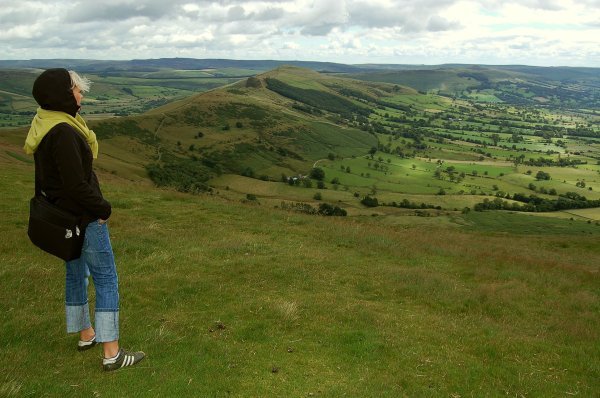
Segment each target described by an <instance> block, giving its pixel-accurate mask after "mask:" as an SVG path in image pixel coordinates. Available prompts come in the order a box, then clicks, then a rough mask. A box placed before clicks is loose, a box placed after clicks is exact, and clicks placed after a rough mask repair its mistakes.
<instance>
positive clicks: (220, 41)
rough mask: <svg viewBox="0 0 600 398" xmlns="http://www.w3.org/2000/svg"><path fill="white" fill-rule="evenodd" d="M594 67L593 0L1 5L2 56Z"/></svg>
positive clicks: (51, 1)
mask: <svg viewBox="0 0 600 398" xmlns="http://www.w3.org/2000/svg"><path fill="white" fill-rule="evenodd" d="M162 57H191V58H231V59H279V60H318V61H332V62H342V63H410V64H415V63H416V64H439V63H482V64H529V65H542V66H551V65H569V66H595V67H599V66H600V0H576V1H574V0H518V1H516V0H515V1H513V0H506V1H504V0H480V1H471V0H262V1H245V0H195V1H194V0H140V1H135V0H93V1H91V0H80V1H78V0H43V1H41V0H0V59H31V58H93V59H133V58H162Z"/></svg>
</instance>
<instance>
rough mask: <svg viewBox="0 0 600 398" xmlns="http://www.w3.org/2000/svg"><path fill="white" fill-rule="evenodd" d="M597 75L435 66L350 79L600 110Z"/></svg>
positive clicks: (561, 70) (572, 70)
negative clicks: (599, 108)
mask: <svg viewBox="0 0 600 398" xmlns="http://www.w3.org/2000/svg"><path fill="white" fill-rule="evenodd" d="M598 72H599V70H598V69H597V68H540V67H529V66H479V65H445V66H444V65H440V66H437V67H429V68H422V69H418V67H415V68H414V69H413V70H408V69H399V68H398V69H383V70H376V71H370V72H362V73H356V74H352V75H349V76H351V77H354V78H357V79H360V80H365V81H374V82H387V83H393V84H401V85H405V86H409V87H413V88H415V89H417V90H420V91H426V92H435V93H438V94H442V95H447V96H454V97H459V98H463V99H467V100H473V101H476V102H504V103H508V104H516V105H520V106H523V105H526V106H527V105H528V106H531V105H534V106H550V107H553V108H566V109H574V110H575V109H580V108H584V109H587V110H594V109H596V110H597V109H598V107H599V106H600V94H599V93H598V84H599V83H600V79H599V78H598V76H599V74H598Z"/></svg>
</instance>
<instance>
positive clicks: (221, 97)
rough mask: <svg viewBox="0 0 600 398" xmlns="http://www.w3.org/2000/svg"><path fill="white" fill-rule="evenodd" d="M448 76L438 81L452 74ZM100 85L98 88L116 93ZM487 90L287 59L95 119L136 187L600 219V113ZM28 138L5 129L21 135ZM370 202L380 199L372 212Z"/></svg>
mask: <svg viewBox="0 0 600 398" xmlns="http://www.w3.org/2000/svg"><path fill="white" fill-rule="evenodd" d="M521 69H523V68H521ZM534 69H535V68H534ZM535 70H537V69H535ZM440 71H441V72H443V73H444V75H443V76H442V75H441V78H440V80H439V81H444V79H447V76H449V75H448V74H449V73H451V72H452V71H454V72H452V73H455V72H456V71H455V70H454V69H448V68H446V69H443V70H440ZM526 71H527V70H523V71H520V69H519V72H518V71H511V70H506V69H502V70H500V69H499V70H497V71H490V70H487V69H484V68H471V69H464V68H463V72H461V73H464V74H463V75H461V76H458V77H460V79H475V78H477V79H479V80H478V81H482V79H483V78H482V77H481V76H488V75H489V76H488V77H486V79H488V81H491V79H492V77H491V76H492V75H491V74H490V73H492V72H493V73H494V74H495V76H496V77H498V78H500V77H502V76H507V75H508V74H509V73H517V72H518V73H521V74H524V73H525V72H526ZM225 72H226V71H216V70H204V71H190V70H179V71H174V70H171V71H165V70H158V71H147V72H144V73H143V75H140V74H139V73H140V72H127V71H122V72H120V76H116V75H107V76H105V77H104V79H105V80H104V81H105V82H112V83H114V84H122V85H126V88H127V90H128V91H129V92H131V93H132V94H136V93H139V92H144V93H146V94H144V95H151V92H152V90H154V89H155V86H153V84H155V83H156V82H162V83H160V84H166V83H167V82H169V81H180V82H184V83H182V84H193V82H194V81H195V80H196V79H202V76H201V74H206V75H212V76H214V75H215V74H216V73H221V74H225ZM236 72H238V71H234V70H229V71H228V73H230V74H234V73H236ZM413 72H415V73H416V72H422V73H433V72H434V71H413ZM474 73H477V74H478V75H475V74H474ZM486 73H487V75H486ZM169 76H170V77H169ZM415 76H416V75H415ZM523 76H524V75H523ZM540 76H541V75H540ZM581 76H582V77H581V78H582V79H584V78H586V75H585V74H581ZM571 77H572V76H571ZM540 78H541V77H540ZM477 79H475V80H477ZM423 81H427V79H425V78H423ZM186 82H187V83H186ZM432 82H433V80H432ZM103 84H105V83H99V84H98V85H97V86H96V87H95V89H96V90H98V92H97V93H96V95H109V94H110V93H112V92H113V91H114V87H113V88H110V89H109V88H107V87H109V86H110V85H107V86H104V85H103ZM457 84H458V83H457ZM105 89H106V90H107V91H103V90H105ZM110 90H113V91H110ZM110 95H112V94H110ZM474 95H475V94H474ZM485 95H487V94H482V93H481V92H478V93H477V96H478V97H477V98H472V99H470V100H464V99H459V98H448V97H444V96H439V95H435V94H431V93H429V94H422V93H418V92H417V91H415V90H414V89H411V88H407V87H404V86H399V85H397V84H389V83H376V82H364V81H359V80H353V79H348V78H341V77H336V76H332V75H330V74H320V73H317V72H314V71H310V70H307V69H301V68H297V67H290V66H287V67H280V68H278V69H275V70H273V71H269V72H265V73H263V74H260V75H257V76H254V77H249V78H246V79H242V80H237V81H236V82H235V83H232V84H229V85H226V86H224V87H222V88H218V89H214V90H211V91H209V92H206V93H202V94H198V95H193V96H190V97H186V98H184V99H181V100H178V101H175V102H171V103H168V104H166V105H164V106H161V107H158V108H155V109H153V110H151V111H149V112H147V113H145V114H144V115H140V116H135V117H127V118H112V119H105V120H100V121H92V122H91V124H92V126H93V128H94V129H95V131H96V133H97V134H98V136H99V137H100V139H101V140H102V142H103V145H102V150H103V151H104V153H105V154H106V155H107V156H106V157H104V159H103V160H101V161H100V162H99V163H98V166H99V167H100V168H101V169H102V170H105V171H107V172H110V173H113V174H114V175H117V176H120V177H123V178H127V179H130V180H134V181H139V180H144V179H145V178H146V177H147V176H149V177H150V178H151V179H152V180H153V181H154V183H155V184H157V185H159V186H173V187H175V188H177V189H178V190H180V191H185V192H200V191H206V190H212V191H213V192H217V191H218V194H219V195H221V196H224V197H227V198H231V199H234V200H239V199H244V198H246V197H248V196H249V197H252V198H255V199H257V200H259V201H261V202H262V203H269V204H271V205H280V204H281V202H282V201H285V202H288V203H289V202H301V203H303V204H304V205H307V206H311V207H312V208H318V207H319V206H322V205H325V204H331V205H336V206H340V207H342V208H343V209H345V210H346V211H347V212H348V214H349V215H365V214H378V215H381V216H385V217H387V218H390V219H391V220H393V221H392V222H394V223H396V222H405V221H402V220H406V217H407V216H413V217H412V218H413V219H414V216H415V215H416V216H427V217H435V218H437V219H438V221H440V222H441V220H442V219H443V220H444V221H443V222H448V223H450V224H455V222H454V221H453V220H455V219H456V217H457V216H458V217H459V218H460V219H462V215H461V213H465V214H468V212H469V211H470V210H473V209H482V208H483V209H488V210H489V209H510V210H525V211H529V212H534V213H535V214H537V213H539V215H544V216H545V215H547V214H552V215H554V216H555V217H557V218H565V217H566V218H573V219H578V220H584V221H589V222H590V223H592V224H593V225H595V224H597V223H598V222H599V221H600V210H599V209H600V206H598V203H599V202H598V201H599V200H600V185H599V184H600V179H599V177H598V176H599V175H600V167H599V166H598V164H599V162H600V127H599V126H600V124H599V118H598V116H594V115H592V114H587V113H585V110H578V111H577V112H575V111H569V112H566V111H563V110H556V109H555V110H551V109H546V108H543V107H525V106H513V105H507V104H504V103H501V102H492V101H491V100H490V98H487V97H486V98H484V96H485ZM489 96H490V97H491V96H493V95H492V94H489ZM115 98H116V97H115ZM147 98H149V97H147ZM86 101H87V103H89V104H92V106H95V105H94V104H97V103H98V102H97V101H96V99H94V98H92V99H86ZM85 107H87V104H85ZM86 117H88V115H86ZM15 134H16V135H15ZM18 134H23V133H18V132H17V133H7V137H12V139H13V141H15V142H16V141H18V140H20V138H17V136H18ZM313 167H317V168H319V169H321V170H322V171H323V174H324V177H323V179H322V181H318V180H317V179H314V178H312V179H307V178H305V176H306V175H307V174H309V172H310V171H311V169H312V168H313ZM540 173H541V174H540ZM540 176H541V177H540ZM369 198H371V199H377V202H373V203H371V204H375V206H373V207H366V206H365V204H364V203H365V202H364V201H365V200H367V199H368V200H370V199H369ZM285 206H288V205H285ZM551 210H560V211H555V212H552V213H550V211H551ZM409 219H410V218H409Z"/></svg>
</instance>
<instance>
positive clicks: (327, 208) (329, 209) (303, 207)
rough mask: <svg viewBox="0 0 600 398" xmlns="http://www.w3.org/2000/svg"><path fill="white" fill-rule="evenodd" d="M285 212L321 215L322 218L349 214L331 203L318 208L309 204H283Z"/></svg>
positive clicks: (322, 204)
mask: <svg viewBox="0 0 600 398" xmlns="http://www.w3.org/2000/svg"><path fill="white" fill-rule="evenodd" d="M280 207H281V208H282V209H283V210H291V211H295V212H298V213H304V214H311V215H320V216H340V217H345V216H346V215H348V212H347V211H346V210H344V209H342V208H341V207H339V206H333V205H330V204H329V203H321V204H319V207H318V208H315V207H313V206H311V205H309V204H308V203H303V202H281V206H280Z"/></svg>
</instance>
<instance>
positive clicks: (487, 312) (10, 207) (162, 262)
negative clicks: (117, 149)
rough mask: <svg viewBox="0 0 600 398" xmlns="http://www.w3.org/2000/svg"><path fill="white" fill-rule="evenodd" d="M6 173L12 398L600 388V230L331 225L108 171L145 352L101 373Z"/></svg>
mask: <svg viewBox="0 0 600 398" xmlns="http://www.w3.org/2000/svg"><path fill="white" fill-rule="evenodd" d="M0 166H1V170H2V172H1V173H0V189H1V190H2V192H3V195H2V200H1V201H0V210H1V211H2V215H3V217H2V221H0V224H1V225H2V228H1V229H0V230H1V231H2V232H0V238H1V239H0V241H1V243H0V261H2V263H3V264H4V265H3V267H2V270H1V271H0V273H1V276H2V277H1V278H0V281H1V282H0V284H1V286H0V297H1V300H0V311H1V312H2V314H3V316H2V319H3V320H2V328H0V341H1V345H2V352H3V358H4V361H2V365H0V371H1V374H2V375H3V376H2V379H1V380H0V392H1V394H2V395H3V396H32V395H33V396H38V395H42V396H58V395H63V396H84V395H94V394H96V395H101V396H120V395H122V394H123V391H136V393H135V395H136V396H186V395H188V396H189V395H193V396H326V397H329V396H331V397H334V396H343V395H346V396H362V397H382V396H389V397H397V396H407V397H408V396H459V395H460V396H480V395H484V396H500V395H511V396H512V395H517V396H521V395H522V396H557V395H563V394H569V395H570V394H576V395H581V396H593V395H594V394H595V392H596V391H598V389H599V388H600V385H599V384H598V378H597V372H598V367H599V366H600V352H599V351H598V345H597V344H596V343H597V341H598V338H600V336H599V335H598V331H599V330H600V319H599V317H598V313H599V310H600V297H599V295H598V291H599V287H600V285H599V281H598V277H597V275H598V264H600V252H599V251H598V245H597V244H596V243H597V239H598V235H599V232H598V231H599V228H600V227H598V226H595V225H593V224H588V223H587V222H584V221H570V220H559V219H556V218H544V217H533V218H535V219H536V220H537V221H535V222H532V221H531V220H532V217H531V216H527V215H522V214H512V215H510V217H507V216H504V215H502V216H501V215H499V214H498V213H474V212H471V213H470V214H469V215H467V216H462V217H461V216H460V214H454V215H451V216H439V217H434V216H432V217H414V216H412V217H409V216H405V217H403V218H402V220H407V219H408V220H410V219H412V220H413V221H409V223H408V224H407V223H405V222H403V221H400V220H398V221H399V222H396V221H395V220H397V219H396V218H394V217H393V216H389V217H383V218H381V217H376V218H374V217H372V216H370V215H369V216H364V217H360V216H357V217H354V218H347V219H346V218H342V219H334V220H332V219H326V218H323V217H315V216H309V215H302V214H296V213H290V212H288V211H283V210H276V209H273V207H272V206H270V205H267V204H266V203H264V204H260V205H257V204H252V203H249V204H241V203H239V201H236V200H231V199H229V200H228V199H226V198H219V197H218V196H211V195H200V196H191V195H186V194H181V193H177V192H173V191H167V190H157V189H156V188H152V187H149V186H147V185H146V184H143V183H142V184H140V183H131V182H129V181H127V180H123V179H121V178H119V177H115V176H114V175H111V174H106V173H101V174H100V179H101V181H102V182H103V187H104V192H105V195H106V196H107V197H108V198H109V199H110V200H111V202H112V203H113V207H114V211H113V216H112V217H111V220H110V228H111V235H112V240H113V247H114V249H115V253H116V258H117V263H118V269H119V276H120V286H121V302H122V308H121V317H122V321H121V328H122V340H121V341H122V344H123V345H124V346H126V347H130V348H134V349H143V350H144V351H145V352H146V353H147V355H148V358H147V359H146V360H145V362H143V363H142V364H140V365H139V366H137V367H136V368H134V369H130V370H124V371H120V372H117V373H114V374H111V375H106V374H103V372H102V370H101V366H100V352H101V351H100V350H99V349H98V350H97V351H95V352H85V353H79V352H77V351H76V350H75V345H76V341H77V337H75V336H67V335H65V333H64V315H63V311H64V307H63V283H64V271H63V270H62V265H61V263H60V261H57V260H56V259H53V258H51V257H49V256H47V255H45V254H43V253H41V252H40V251H38V250H37V249H35V248H33V247H32V246H31V244H30V243H29V242H28V240H27V237H26V234H25V229H26V220H27V199H28V198H29V197H30V195H31V192H32V191H33V177H32V166H31V164H30V163H27V162H22V161H18V160H16V159H14V158H13V157H10V156H6V157H4V156H1V157H0ZM292 189H293V188H292ZM494 214H498V215H497V216H494ZM443 220H447V221H450V220H453V221H452V222H451V223H448V222H444V221H443ZM507 229H510V233H507V232H509V231H507ZM182 235H183V236H184V237H185V238H183V239H182ZM515 247H519V250H514V248H515ZM58 359H60V360H58ZM82 378H83V379H82Z"/></svg>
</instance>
